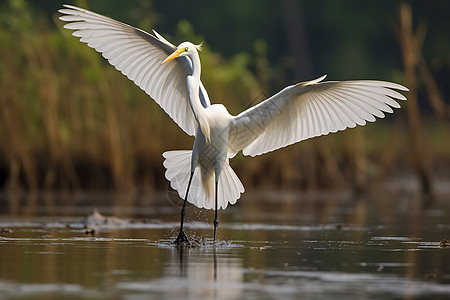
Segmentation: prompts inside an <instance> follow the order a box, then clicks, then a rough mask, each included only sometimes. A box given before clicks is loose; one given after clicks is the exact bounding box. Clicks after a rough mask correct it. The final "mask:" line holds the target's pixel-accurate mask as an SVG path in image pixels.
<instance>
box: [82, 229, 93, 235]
mask: <svg viewBox="0 0 450 300" xmlns="http://www.w3.org/2000/svg"><path fill="white" fill-rule="evenodd" d="M84 233H86V234H87V235H94V234H95V229H92V228H88V229H86V231H85V232H84Z"/></svg>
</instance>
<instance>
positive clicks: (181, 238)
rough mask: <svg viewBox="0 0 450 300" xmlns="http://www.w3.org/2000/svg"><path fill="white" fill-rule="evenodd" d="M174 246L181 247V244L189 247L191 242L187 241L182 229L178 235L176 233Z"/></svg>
mask: <svg viewBox="0 0 450 300" xmlns="http://www.w3.org/2000/svg"><path fill="white" fill-rule="evenodd" d="M174 244H177V245H182V244H187V245H190V244H191V242H190V241H189V239H188V237H187V235H186V233H185V232H184V230H183V229H181V230H180V233H178V236H177V238H176V240H175V241H174Z"/></svg>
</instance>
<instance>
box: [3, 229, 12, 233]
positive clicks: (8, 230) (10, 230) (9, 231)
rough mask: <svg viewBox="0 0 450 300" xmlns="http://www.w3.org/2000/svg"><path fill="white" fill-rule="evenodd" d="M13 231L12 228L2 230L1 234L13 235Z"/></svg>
mask: <svg viewBox="0 0 450 300" xmlns="http://www.w3.org/2000/svg"><path fill="white" fill-rule="evenodd" d="M11 232H13V230H12V229H11V228H2V229H1V233H11Z"/></svg>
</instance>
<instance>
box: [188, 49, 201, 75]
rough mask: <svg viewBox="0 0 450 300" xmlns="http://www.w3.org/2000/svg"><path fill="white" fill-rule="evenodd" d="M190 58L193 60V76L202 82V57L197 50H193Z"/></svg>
mask: <svg viewBox="0 0 450 300" xmlns="http://www.w3.org/2000/svg"><path fill="white" fill-rule="evenodd" d="M189 58H190V59H191V61H192V76H194V77H195V78H196V79H197V80H198V82H200V74H201V72H202V66H201V64H200V57H199V55H198V52H197V51H193V52H192V53H191V54H190V55H189Z"/></svg>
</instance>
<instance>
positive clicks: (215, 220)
mask: <svg viewBox="0 0 450 300" xmlns="http://www.w3.org/2000/svg"><path fill="white" fill-rule="evenodd" d="M218 183H219V182H218V181H217V180H216V211H215V215H214V244H215V243H216V236H217V226H218V225H219V220H218V219H217V196H218V189H217V187H218Z"/></svg>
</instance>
